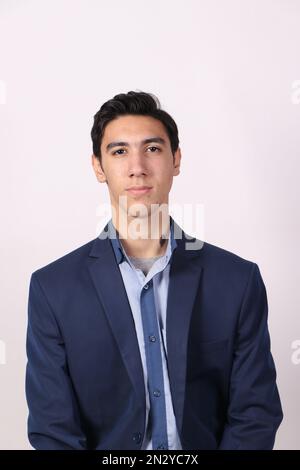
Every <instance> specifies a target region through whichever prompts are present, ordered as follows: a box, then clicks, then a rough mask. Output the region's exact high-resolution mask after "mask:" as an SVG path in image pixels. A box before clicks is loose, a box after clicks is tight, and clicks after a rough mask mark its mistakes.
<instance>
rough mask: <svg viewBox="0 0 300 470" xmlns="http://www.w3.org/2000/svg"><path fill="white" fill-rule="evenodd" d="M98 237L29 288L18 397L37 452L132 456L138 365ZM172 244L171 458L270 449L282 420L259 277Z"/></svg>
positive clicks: (140, 426) (139, 424) (111, 264)
mask: <svg viewBox="0 0 300 470" xmlns="http://www.w3.org/2000/svg"><path fill="white" fill-rule="evenodd" d="M104 231H105V232H106V231H107V225H106V227H105V228H104ZM102 235H103V232H102V234H101V236H100V237H97V238H96V239H94V240H92V241H90V242H89V243H87V244H85V245H83V246H82V247H80V248H78V249H76V250H74V251H72V252H71V253H68V254H66V255H65V256H63V257H61V258H59V259H58V260H56V261H54V262H52V263H50V264H48V265H47V266H44V267H43V268H41V269H38V270H36V271H35V272H34V273H33V274H32V276H31V279H30V288H29V300H28V329H27V344H26V347H27V356H28V363H27V368H26V396H27V402H28V407H29V417H28V437H29V441H30V443H31V444H32V446H33V447H34V448H36V449H105V450H114V449H141V445H142V441H143V437H144V427H145V390H144V378H143V369H142V363H141V357H140V353H139V347H138V341H137V336H136V332H135V326H134V320H133V316H132V313H131V309H130V305H129V301H128V298H127V294H126V291H125V287H124V284H123V280H122V275H121V273H120V270H119V267H118V265H117V262H116V260H115V257H114V253H113V249H112V246H111V242H110V240H109V239H108V238H105V237H102ZM176 242H177V248H176V250H175V251H174V253H173V256H172V259H171V268H170V281H169V291H168V301H167V331H166V336H167V350H168V369H169V378H170V386H171V394H172V401H173V407H174V413H175V418H176V424H177V429H178V432H179V436H180V439H181V443H182V448H183V449H199V450H200V449H208V450H213V449H272V448H273V445H274V439H275V434H276V431H277V428H278V426H279V424H280V423H281V421H282V417H283V414H282V409H281V404H280V398H279V394H278V390H277V386H276V372H275V366H274V362H273V358H272V355H271V352H270V338H269V332H268V326H267V315H268V305H267V296H266V290H265V286H264V282H263V280H262V277H261V274H260V271H259V268H258V266H257V264H255V263H253V262H250V261H247V260H245V259H243V258H241V257H239V256H237V255H235V254H233V253H230V252H229V251H226V250H224V249H221V248H219V247H217V246H214V245H212V244H209V243H206V242H205V243H204V244H203V247H202V249H195V250H186V249H185V247H186V245H185V243H186V242H188V243H191V238H190V237H189V236H188V235H187V234H185V232H184V231H182V239H180V238H178V239H177V240H176Z"/></svg>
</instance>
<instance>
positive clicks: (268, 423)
mask: <svg viewBox="0 0 300 470" xmlns="http://www.w3.org/2000/svg"><path fill="white" fill-rule="evenodd" d="M267 317H268V301H267V294H266V289H265V285H264V282H263V280H262V277H261V274H260V270H259V268H258V266H257V264H255V263H253V266H252V269H251V273H250V277H249V280H248V284H247V288H246V291H245V295H244V298H243V302H242V306H241V310H240V315H239V323H238V327H237V334H236V338H235V350H234V359H233V366H232V371H231V380H230V393H229V396H230V398H229V406H228V410H227V424H226V426H225V429H224V432H223V436H222V439H221V443H220V447H219V449H220V450H225V449H241V450H248V449H249V450H255V449H257V450H271V449H272V448H273V446H274V441H275V434H276V431H277V429H278V427H279V425H280V423H281V421H282V419H283V413H282V408H281V403H280V398H279V393H278V389H277V385H276V370H275V365H274V361H273V357H272V354H271V350H270V336H269V331H268V324H267Z"/></svg>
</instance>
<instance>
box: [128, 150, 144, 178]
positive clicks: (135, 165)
mask: <svg viewBox="0 0 300 470" xmlns="http://www.w3.org/2000/svg"><path fill="white" fill-rule="evenodd" d="M128 174H129V176H141V175H146V174H147V162H146V158H145V155H143V153H142V152H141V151H139V150H137V151H135V152H132V153H131V155H130V156H129V158H128Z"/></svg>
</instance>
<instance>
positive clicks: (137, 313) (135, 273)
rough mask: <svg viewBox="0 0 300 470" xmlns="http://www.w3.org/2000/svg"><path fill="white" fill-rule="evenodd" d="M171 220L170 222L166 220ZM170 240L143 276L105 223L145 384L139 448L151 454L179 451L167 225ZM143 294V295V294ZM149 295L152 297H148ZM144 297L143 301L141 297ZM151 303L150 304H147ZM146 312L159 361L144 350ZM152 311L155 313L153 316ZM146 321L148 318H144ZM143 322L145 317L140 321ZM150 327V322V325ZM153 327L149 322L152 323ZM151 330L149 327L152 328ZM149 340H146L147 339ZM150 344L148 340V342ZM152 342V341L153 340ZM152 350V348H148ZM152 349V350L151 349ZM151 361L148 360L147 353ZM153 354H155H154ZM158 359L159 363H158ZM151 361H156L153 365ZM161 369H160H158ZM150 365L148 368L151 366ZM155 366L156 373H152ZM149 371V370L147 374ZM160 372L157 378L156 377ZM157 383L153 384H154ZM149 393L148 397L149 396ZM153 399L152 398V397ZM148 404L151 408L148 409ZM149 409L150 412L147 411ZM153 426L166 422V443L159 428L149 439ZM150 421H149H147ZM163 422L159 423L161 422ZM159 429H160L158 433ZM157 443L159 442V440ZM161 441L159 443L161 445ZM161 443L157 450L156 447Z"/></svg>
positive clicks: (110, 224) (172, 241) (172, 245)
mask: <svg viewBox="0 0 300 470" xmlns="http://www.w3.org/2000/svg"><path fill="white" fill-rule="evenodd" d="M170 220H171V219H170ZM169 233H170V234H171V237H170V236H169V237H168V242H167V248H166V251H165V254H164V255H163V256H161V257H159V258H158V259H156V261H155V262H154V263H153V265H152V267H151V268H150V270H149V272H148V273H147V275H145V274H144V273H143V271H142V270H141V269H138V268H136V267H135V266H134V265H133V263H132V262H131V260H130V258H129V256H128V255H127V254H126V251H125V249H124V247H123V245H122V240H121V239H120V238H119V236H118V233H117V231H116V229H115V227H114V225H113V222H112V219H110V221H109V222H108V235H109V238H110V240H111V243H112V246H113V249H114V253H115V257H116V260H117V263H118V265H119V269H120V272H121V274H122V278H123V282H124V286H125V289H126V292H127V297H128V301H129V304H130V307H131V311H132V314H133V318H134V323H135V328H136V333H137V339H138V344H139V349H140V354H141V360H142V365H143V372H144V382H145V394H146V422H145V433H144V440H143V444H142V449H145V450H152V449H153V442H154V444H155V445H154V448H168V449H182V447H181V443H180V439H179V435H178V431H177V427H176V420H175V416H174V410H173V404H172V397H171V391H170V382H169V376H168V361H167V342H166V313H167V295H168V285H169V271H170V260H171V256H172V253H173V250H174V249H175V248H176V246H177V243H176V240H175V238H174V227H173V223H171V225H170V232H169ZM145 290H146V292H145ZM150 291H152V294H151V293H150ZM145 293H146V294H147V296H148V300H147V298H145V297H144V294H145ZM149 299H150V301H149ZM151 299H152V300H151ZM149 309H151V312H152V313H154V314H155V315H156V318H157V322H156V323H157V324H158V330H157V331H158V336H159V345H160V357H159V358H158V356H157V355H155V354H154V349H152V350H151V346H150V345H149V344H148V345H147V347H148V350H146V348H145V337H146V339H147V340H148V338H147V334H148V332H149V330H147V328H150V327H151V325H149V323H148V326H147V325H145V323H144V325H143V318H142V314H144V315H146V313H147V310H148V314H149V313H150V312H149ZM154 310H155V312H154ZM148 318H149V317H148ZM144 321H145V317H144ZM150 323H151V322H150ZM152 323H153V322H152ZM152 326H153V325H152ZM149 338H150V337H149ZM150 341H151V339H150ZM154 341H156V339H155V337H154ZM157 346H158V345H157ZM152 347H153V346H152ZM155 347H156V346H155ZM149 351H152V353H153V354H154V355H152V358H151V357H149V354H151V352H149ZM156 353H157V350H156ZM160 359H161V360H160ZM153 361H156V363H155V364H153ZM159 362H160V365H162V369H161V368H160V367H159V365H158V364H159ZM151 364H152V366H151ZM155 365H156V369H155ZM149 368H150V370H149ZM160 370H161V376H160ZM152 379H153V380H154V381H155V379H157V380H159V379H161V387H160V390H158V389H154V390H153V389H151V386H152V384H153V383H155V382H153V380H152ZM157 383H160V382H157V381H156V384H157ZM149 389H150V393H151V394H152V395H151V396H150V395H149ZM161 393H162V394H163V395H162V396H161ZM153 395H154V397H153ZM150 404H152V405H151V406H150ZM150 408H151V410H150ZM151 416H153V418H152V421H153V422H154V423H157V419H160V420H161V423H164V422H166V427H165V428H166V429H165V431H166V438H167V442H166V443H165V441H164V435H165V433H164V432H163V431H164V426H163V425H161V424H160V425H159V428H160V429H159V430H157V427H156V428H155V427H154V433H155V435H154V436H153V423H152V424H151ZM149 418H150V419H149ZM162 419H163V421H162ZM161 428H162V429H161ZM159 439H160V440H159ZM162 441H163V442H162ZM159 442H160V443H161V447H159V445H157V443H159Z"/></svg>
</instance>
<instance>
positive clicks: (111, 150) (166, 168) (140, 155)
mask: <svg viewBox="0 0 300 470" xmlns="http://www.w3.org/2000/svg"><path fill="white" fill-rule="evenodd" d="M146 140H147V142H145V141H146ZM180 159H181V154H180V149H179V148H178V149H177V151H176V153H175V156H174V157H173V154H172V151H171V145H170V140H169V137H168V134H167V132H166V130H165V128H164V125H163V124H162V123H161V122H160V121H159V120H157V119H154V118H152V117H149V116H140V115H139V116H134V115H126V116H120V117H118V118H116V119H114V120H113V121H111V122H109V124H107V126H106V128H105V131H104V135H103V139H102V143H101V162H102V166H101V165H100V162H99V160H98V159H97V158H96V157H95V156H94V155H93V156H92V164H93V168H94V171H95V173H96V176H97V179H98V181H99V182H101V183H104V182H106V183H107V185H108V189H109V194H110V200H111V204H112V206H113V207H114V209H115V210H116V213H117V214H118V213H119V209H121V210H123V211H125V212H126V216H127V217H128V216H129V217H136V216H137V215H138V216H139V217H143V216H145V213H144V214H142V213H139V214H137V213H136V210H135V208H136V207H137V203H138V204H142V205H143V207H145V208H146V216H149V215H150V214H151V204H168V201H169V192H170V190H171V187H172V182H173V176H176V175H178V174H179V167H180ZM137 186H147V187H149V188H150V189H149V190H147V191H138V192H134V191H133V190H130V189H129V188H132V187H137ZM120 196H126V204H124V200H125V199H124V198H121V200H120V199H119V197H120Z"/></svg>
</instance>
